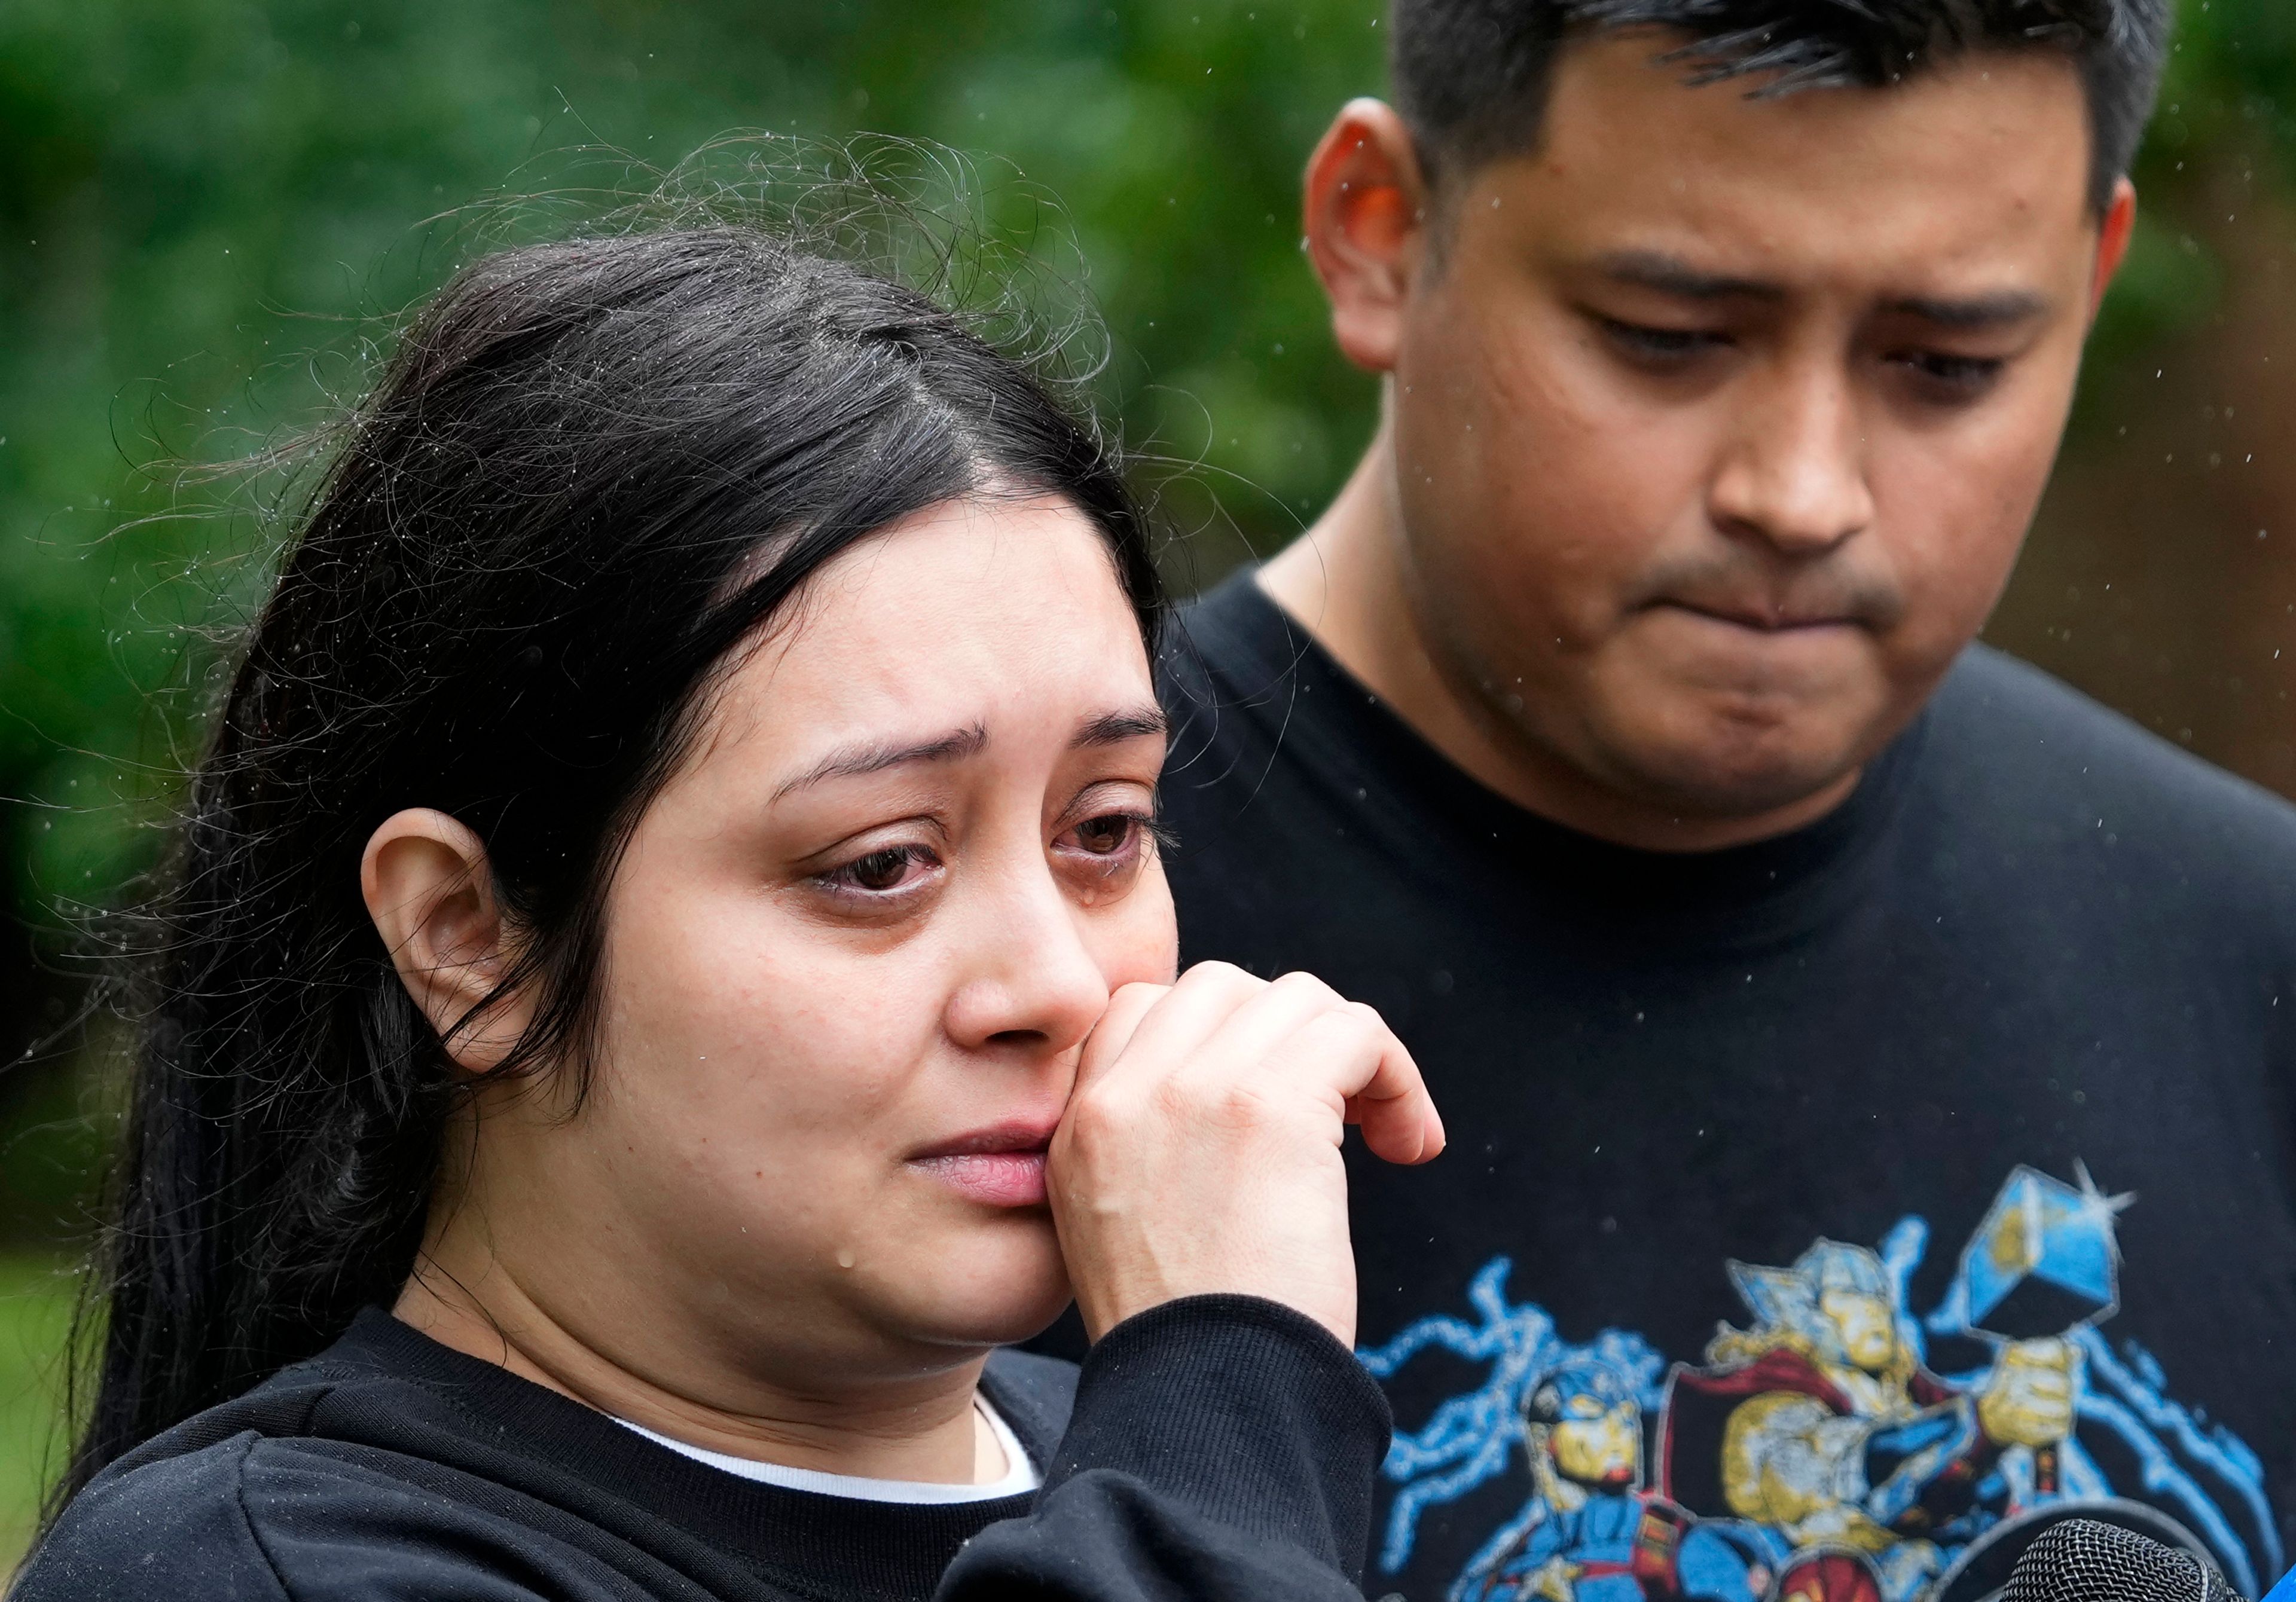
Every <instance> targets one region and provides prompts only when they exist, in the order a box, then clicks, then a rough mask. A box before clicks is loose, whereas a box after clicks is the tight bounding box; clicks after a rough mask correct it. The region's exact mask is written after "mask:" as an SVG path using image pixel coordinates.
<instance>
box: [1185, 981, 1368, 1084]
mask: <svg viewBox="0 0 2296 1602" xmlns="http://www.w3.org/2000/svg"><path fill="white" fill-rule="evenodd" d="M1349 1016H1350V1014H1349V1003H1348V1001H1346V999H1345V998H1344V997H1342V996H1341V994H1340V993H1339V992H1337V991H1335V990H1333V988H1332V987H1331V986H1330V985H1326V984H1324V982H1323V981H1322V980H1321V979H1318V978H1316V977H1315V976H1314V975H1313V974H1304V973H1288V974H1283V975H1282V976H1280V977H1277V978H1275V979H1273V980H1271V981H1269V982H1267V983H1266V984H1263V985H1260V986H1259V989H1258V990H1257V992H1255V993H1252V994H1251V995H1248V996H1246V997H1245V998H1244V1000H1243V1002H1242V1005H1240V1006H1238V1007H1237V1008H1236V1009H1234V1011H1233V1012H1231V1013H1229V1014H1228V1016H1227V1017H1226V1019H1224V1020H1223V1021H1222V1022H1221V1024H1220V1026H1219V1027H1218V1029H1217V1030H1216V1031H1214V1032H1213V1033H1212V1034H1211V1035H1210V1037H1209V1038H1207V1039H1206V1040H1205V1041H1204V1042H1202V1043H1201V1046H1199V1047H1198V1049H1197V1050H1194V1051H1193V1052H1192V1053H1190V1055H1189V1058H1188V1064H1187V1067H1188V1068H1189V1070H1190V1071H1191V1072H1193V1073H1195V1074H1199V1075H1203V1076H1205V1077H1207V1078H1210V1079H1217V1080H1222V1081H1226V1080H1233V1079H1234V1078H1235V1077H1236V1076H1237V1075H1242V1074H1248V1073H1251V1072H1253V1071H1255V1070H1258V1069H1260V1068H1267V1067H1273V1068H1276V1069H1278V1070H1280V1071H1285V1072H1289V1071H1290V1070H1291V1068H1292V1061H1293V1058H1302V1054H1303V1053H1304V1054H1312V1053H1313V1052H1314V1051H1316V1050H1332V1049H1333V1045H1334V1042H1321V1043H1319V1044H1316V1045H1310V1044H1308V1040H1307V1035H1308V1031H1310V1030H1312V1029H1313V1028H1314V1027H1315V1026H1316V1024H1317V1023H1318V1022H1319V1021H1320V1020H1323V1019H1325V1018H1336V1019H1340V1020H1345V1019H1347V1018H1349ZM1342 1033H1344V1031H1342ZM1303 1060H1304V1058H1303Z"/></svg>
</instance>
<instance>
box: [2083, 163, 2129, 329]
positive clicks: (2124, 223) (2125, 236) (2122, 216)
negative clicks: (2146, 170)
mask: <svg viewBox="0 0 2296 1602" xmlns="http://www.w3.org/2000/svg"><path fill="white" fill-rule="evenodd" d="M2134 233H2136V184H2131V183H2130V182H2129V181H2128V179H2127V178H2123V179H2121V180H2120V182H2119V183H2118V184H2114V185H2113V186H2112V200H2111V201H2109V202H2108V203H2107V204H2106V206H2105V208H2104V218H2103V221H2102V222H2101V223H2100V224H2098V225H2097V232H2096V282H2095V283H2093V284H2091V285H2090V286H2089V297H2088V320H2089V321H2090V322H2092V323H2094V322H2095V321H2096V314H2097V312H2098V310H2099V308H2101V307H2103V305H2104V292H2105V290H2109V289H2111V288H2112V280H2113V275H2114V274H2117V273H2119V272H2120V264H2121V263H2122V262H2124V261H2126V260H2128V241H2129V237H2130V236H2131V235H2132V234H2134Z"/></svg>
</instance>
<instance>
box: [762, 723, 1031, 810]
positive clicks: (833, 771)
mask: <svg viewBox="0 0 2296 1602" xmlns="http://www.w3.org/2000/svg"><path fill="white" fill-rule="evenodd" d="M986 745H988V730H987V729H986V728H984V727H982V726H981V725H980V724H979V723H973V724H972V725H970V726H969V727H966V728H963V729H952V730H950V731H949V732H947V733H946V734H939V735H935V736H934V737H933V738H932V739H931V740H913V741H910V742H909V743H907V744H906V745H895V744H892V743H890V741H886V740H863V741H861V742H859V743H858V744H856V745H849V746H844V747H840V748H839V749H837V750H834V751H832V752H831V753H830V754H829V755H828V756H824V757H823V758H822V759H821V760H820V761H819V762H816V763H815V764H813V765H812V766H811V767H809V768H808V769H806V771H805V772H802V773H799V775H797V777H796V778H794V779H789V780H784V781H783V782H782V783H781V785H780V786H779V787H777V788H776V789H775V791H774V795H773V798H774V799H775V800H776V801H779V800H781V799H782V798H783V797H785V796H788V795H790V794H791V793H792V792H794V791H797V790H801V789H805V788H806V787H807V786H808V785H811V784H819V783H821V782H822V781H824V780H828V779H857V778H860V777H861V776H862V775H864V774H865V773H881V772H884V771H885V770H886V769H887V768H897V767H902V766H905V765H906V764H909V763H913V762H956V761H960V760H962V759H963V758H964V757H967V756H977V755H978V754H979V753H980V749H981V748H983V747H984V746H986Z"/></svg>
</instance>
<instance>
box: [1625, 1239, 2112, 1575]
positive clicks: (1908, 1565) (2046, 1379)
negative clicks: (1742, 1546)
mask: <svg viewBox="0 0 2296 1602" xmlns="http://www.w3.org/2000/svg"><path fill="white" fill-rule="evenodd" d="M1728 1268H1729V1273H1730V1279H1731V1283H1732V1284H1733V1285H1734V1287H1736V1288H1737V1291H1738V1294H1739V1295H1740V1297H1741V1298H1742V1299H1743V1301H1744V1302H1745V1304H1746V1306H1747V1308H1748V1310H1749V1311H1750V1312H1752V1313H1753V1315H1754V1321H1753V1325H1752V1327H1751V1328H1747V1329H1744V1330H1739V1329H1734V1328H1730V1327H1729V1326H1727V1325H1725V1326H1724V1327H1723V1328H1722V1330H1721V1333H1719V1334H1718V1335H1717V1336H1715V1338H1714V1341H1713V1342H1712V1344H1711V1345H1710V1346H1709V1347H1708V1349H1707V1353H1706V1356H1707V1363H1706V1366H1704V1367H1702V1368H1695V1369H1693V1368H1690V1367H1687V1366H1684V1367H1678V1368H1677V1369H1676V1370H1675V1372H1674V1375H1673V1377H1672V1380H1671V1382H1670V1385H1669V1397H1668V1402H1667V1405H1666V1408H1665V1411H1664V1421H1663V1426H1662V1427H1661V1435H1660V1442H1661V1444H1660V1463H1661V1471H1660V1479H1661V1485H1662V1487H1663V1488H1664V1490H1665V1491H1666V1492H1667V1494H1668V1495H1669V1496H1670V1497H1672V1498H1674V1499H1676V1500H1678V1501H1680V1502H1681V1504H1682V1505H1683V1506H1684V1507H1685V1508H1689V1509H1690V1510H1691V1511H1692V1512H1693V1513H1702V1514H1708V1515H1729V1516H1736V1517H1738V1518H1742V1519H1745V1520H1748V1521H1750V1522H1752V1523H1755V1524H1761V1525H1764V1526H1766V1527H1767V1528H1769V1529H1772V1530H1775V1531H1776V1532H1777V1533H1779V1534H1781V1535H1783V1536H1784V1538H1785V1540H1786V1541H1788V1542H1789V1543H1790V1544H1791V1545H1792V1547H1793V1548H1795V1549H1797V1550H1798V1551H1801V1550H1816V1551H1817V1552H1820V1553H1824V1554H1827V1555H1830V1556H1832V1557H1834V1558H1836V1559H1837V1560H1836V1561H1833V1562H1832V1563H1830V1564H1829V1565H1828V1567H1829V1568H1830V1570H1833V1571H1839V1572H1841V1573H1844V1574H1845V1575H1847V1576H1848V1578H1846V1579H1842V1580H1837V1581H1836V1582H1834V1583H1833V1585H1832V1586H1830V1587H1827V1588H1825V1589H1812V1590H1810V1595H1811V1596H1812V1597H1813V1598H1820V1597H1823V1598H1833V1596H1835V1595H1836V1594H1837V1593H1838V1592H1839V1590H1840V1588H1841V1585H1843V1584H1845V1583H1846V1584H1849V1585H1850V1586H1851V1587H1852V1588H1853V1589H1857V1590H1863V1589H1865V1588H1866V1582H1865V1579H1864V1577H1862V1576H1859V1575H1857V1565H1856V1564H1853V1563H1845V1562H1842V1561H1839V1560H1838V1559H1840V1558H1841V1557H1848V1556H1849V1555H1856V1556H1857V1557H1862V1558H1864V1559H1865V1561H1866V1566H1867V1567H1868V1568H1870V1570H1871V1576H1872V1581H1873V1582H1874V1586H1875V1587H1877V1588H1878V1594H1879V1595H1880V1596H1881V1597H1882V1598H1885V1599H1886V1602H1902V1599H1903V1598H1908V1597H1911V1596H1913V1595H1915V1593H1916V1591H1917V1590H1919V1589H1920V1588H1921V1587H1922V1585H1923V1583H1924V1582H1927V1581H1928V1580H1929V1579H1930V1578H1931V1577H1932V1576H1933V1575H1934V1574H1936V1573H1938V1572H1939V1569H1940V1568H1941V1567H1942V1566H1943V1557H1942V1553H1941V1550H1940V1547H1939V1541H1940V1540H1952V1539H1954V1538H1955V1537H1956V1536H1958V1537H1960V1538H1963V1539H1965V1538H1966V1536H1967V1535H1968V1534H1971V1533H1975V1531H1976V1530H1977V1529H1979V1528H1981V1527H1982V1526H1983V1525H1984V1524H1989V1523H1991V1522H1993V1520H1994V1518H1996V1517H1997V1516H1998V1514H1999V1513H2000V1512H2001V1511H2003V1510H2005V1508H2006V1505H2007V1503H2008V1501H2009V1492H2008V1485H2007V1482H2006V1481H2005V1479H2004V1477H2003V1476H2001V1475H1998V1474H1997V1473H1996V1472H1995V1468H1996V1466H1997V1463H1998V1461H1999V1459H2000V1456H2001V1453H2002V1452H2003V1451H2005V1449H2007V1448H2011V1447H2021V1448H2026V1449H2029V1450H2030V1449H2040V1450H2049V1449H2054V1447H2056V1446H2057V1445H2058V1444H2059V1443H2062V1441H2063V1440H2064V1438H2065V1437H2066V1435H2067V1434H2069V1433H2070V1432H2071V1428H2072V1422H2073V1410H2072V1395H2073V1385H2074V1369H2075V1354H2074V1351H2073V1348H2072V1347H2071V1345H2069V1344H2067V1342H2066V1341H2064V1340H2063V1339H2062V1338H2061V1337H2042V1338H2037V1339H2033V1340H2029V1341H2025V1342H2021V1343H2014V1344H2005V1345H2003V1346H2002V1348H2001V1350H2000V1353H1999V1354H1998V1356H1997V1359H1996V1361H1995V1363H1994V1365H1993V1368H1992V1369H1991V1370H1990V1371H1989V1373H1987V1374H1986V1375H1985V1376H1984V1377H1983V1378H1982V1380H1981V1381H1980V1383H1979V1385H1976V1386H1975V1387H1973V1388H1968V1389H1964V1388H1962V1387H1958V1386H1956V1385H1952V1384H1950V1383H1948V1382H1947V1381H1946V1380H1943V1379H1941V1378H1939V1377H1938V1376H1936V1375H1935V1374H1932V1373H1931V1372H1930V1371H1929V1370H1928V1369H1925V1368H1923V1366H1922V1364H1921V1362H1920V1360H1919V1356H1918V1354H1917V1353H1916V1352H1915V1349H1914V1346H1913V1344H1912V1342H1911V1341H1910V1340H1909V1339H1908V1338H1907V1334H1906V1323H1907V1320H1906V1319H1905V1316H1904V1310H1903V1308H1902V1306H1901V1305H1900V1302H1899V1294H1898V1286H1897V1284H1896V1282H1895V1281H1894V1280H1893V1279H1891V1277H1890V1272H1889V1270H1888V1268H1887V1267H1886V1266H1885V1265H1884V1264H1883V1263H1882V1258H1881V1256H1880V1255H1878V1254H1877V1253H1874V1252H1872V1251H1869V1250H1867V1249H1866V1248H1865V1247H1863V1246H1845V1245H1843V1244H1841V1242H1839V1241H1833V1240H1819V1241H1818V1242H1817V1243H1816V1244H1815V1245H1813V1246H1811V1247H1810V1248H1809V1249H1808V1251H1807V1252H1805V1253H1803V1254H1802V1255H1801V1256H1800V1258H1799V1259H1798V1260H1796V1262H1795V1263H1793V1265H1792V1267H1790V1268H1758V1267H1753V1266H1751V1265H1749V1264H1746V1263H1730V1264H1729V1265H1728ZM1796 1567H1797V1565H1792V1564H1790V1565H1788V1568H1787V1578H1788V1579H1789V1580H1791V1579H1792V1578H1793V1577H1794V1574H1795V1573H1796Z"/></svg>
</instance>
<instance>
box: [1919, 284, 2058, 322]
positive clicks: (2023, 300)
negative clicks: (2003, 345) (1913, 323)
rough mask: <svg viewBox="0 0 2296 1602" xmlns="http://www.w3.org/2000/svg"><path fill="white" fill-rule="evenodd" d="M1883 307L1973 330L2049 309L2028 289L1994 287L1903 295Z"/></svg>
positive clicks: (2045, 299)
mask: <svg viewBox="0 0 2296 1602" xmlns="http://www.w3.org/2000/svg"><path fill="white" fill-rule="evenodd" d="M1887 309H1889V310H1890V311H1892V312H1895V313H1897V314H1898V315H1901V316H1907V317H1918V318H1920V319H1921V320H1922V321H1923V322H1924V323H1937V324H1938V325H1939V326H1940V327H1942V328H1959V329H1972V330H1977V329H1987V328H2000V327H2003V326H2005V325H2006V324H2008V323H2025V322H2029V321H2030V320H2031V319H2033V318H2035V317H2038V316H2039V315H2041V314H2042V313H2044V312H2046V311H2047V310H2048V309H2049V298H2048V297H2047V296H2046V295H2041V294H2037V293H2035V292H2034V291H2033V290H1995V291H1994V292H1993V293H1991V294H1989V295H1968V296H1961V295H1907V296H1905V297H1903V298H1900V299H1897V300H1892V301H1890V304H1889V307H1888V308H1887Z"/></svg>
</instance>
